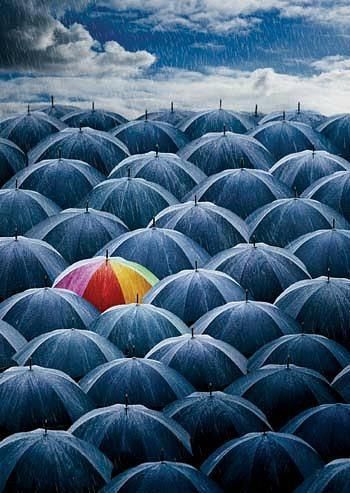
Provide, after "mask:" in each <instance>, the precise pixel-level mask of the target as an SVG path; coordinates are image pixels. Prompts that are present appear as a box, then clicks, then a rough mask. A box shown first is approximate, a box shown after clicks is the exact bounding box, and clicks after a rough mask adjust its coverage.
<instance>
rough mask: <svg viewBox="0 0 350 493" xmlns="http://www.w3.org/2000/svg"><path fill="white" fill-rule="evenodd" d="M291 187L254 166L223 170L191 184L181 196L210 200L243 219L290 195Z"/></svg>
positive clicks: (188, 198)
mask: <svg viewBox="0 0 350 493" xmlns="http://www.w3.org/2000/svg"><path fill="white" fill-rule="evenodd" d="M292 195H293V194H292V192H291V190H290V189H289V188H288V187H287V186H285V185H284V184H283V183H282V182H280V181H279V180H278V179H276V178H274V177H273V176H272V175H271V174H270V173H268V172H266V171H262V170H255V169H247V168H241V169H235V170H226V171H222V172H221V173H217V174H216V175H212V176H210V177H209V178H207V179H206V180H205V181H203V182H202V183H200V184H199V185H198V186H197V187H195V188H194V189H193V190H192V191H191V192H190V193H189V194H188V195H187V196H186V197H185V198H184V200H186V199H187V200H190V199H192V200H193V199H194V197H197V200H203V201H206V202H213V203H214V204H216V205H219V206H220V207H224V208H225V209H229V210H230V211H232V212H234V213H235V214H237V215H238V216H240V217H242V218H243V219H245V218H246V217H247V216H249V214H251V213H252V212H254V211H255V210H256V209H258V208H259V207H262V206H263V205H266V204H269V203H270V202H272V201H273V200H277V199H284V198H287V197H291V196H292Z"/></svg>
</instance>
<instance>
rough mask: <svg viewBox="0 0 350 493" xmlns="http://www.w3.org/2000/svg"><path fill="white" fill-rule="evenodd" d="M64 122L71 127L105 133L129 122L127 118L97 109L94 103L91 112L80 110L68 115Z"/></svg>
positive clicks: (63, 119)
mask: <svg viewBox="0 0 350 493" xmlns="http://www.w3.org/2000/svg"><path fill="white" fill-rule="evenodd" d="M62 121H63V122H64V123H65V124H66V125H68V126H69V127H76V128H79V127H90V128H94V129H95V130H103V131H104V132H108V131H109V130H112V128H114V127H116V126H117V125H121V124H122V123H126V122H127V120H126V118H124V117H123V116H122V115H119V114H118V113H114V112H113V111H105V110H100V109H96V108H95V103H92V107H91V109H90V110H79V109H78V110H76V111H73V112H71V113H68V114H67V115H65V116H64V117H63V118H62Z"/></svg>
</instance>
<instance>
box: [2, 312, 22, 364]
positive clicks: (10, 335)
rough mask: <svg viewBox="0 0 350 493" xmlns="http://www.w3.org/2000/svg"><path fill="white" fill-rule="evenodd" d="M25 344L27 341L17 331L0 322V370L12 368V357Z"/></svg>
mask: <svg viewBox="0 0 350 493" xmlns="http://www.w3.org/2000/svg"><path fill="white" fill-rule="evenodd" d="M26 343H27V341H26V340H25V338H24V337H23V336H22V335H21V334H20V333H19V332H18V330H16V329H14V328H13V327H12V325H10V324H8V323H7V322H4V321H3V320H0V368H1V369H5V368H8V367H9V366H14V361H13V359H12V357H13V355H14V354H15V353H16V352H17V351H19V350H20V349H21V348H22V347H23V346H24V345H25V344H26Z"/></svg>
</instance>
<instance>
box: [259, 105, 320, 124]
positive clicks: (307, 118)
mask: <svg viewBox="0 0 350 493" xmlns="http://www.w3.org/2000/svg"><path fill="white" fill-rule="evenodd" d="M326 119H327V117H325V116H324V115H322V114H321V113H319V112H318V111H311V110H302V109H301V104H300V103H298V108H297V109H296V110H289V111H274V112H273V113H269V114H267V115H266V116H264V117H263V118H262V119H261V120H260V121H259V125H264V124H265V123H269V122H276V121H282V120H287V121H289V122H299V123H305V124H306V125H309V126H310V127H313V128H316V127H318V126H319V125H321V124H322V123H324V122H325V121H326Z"/></svg>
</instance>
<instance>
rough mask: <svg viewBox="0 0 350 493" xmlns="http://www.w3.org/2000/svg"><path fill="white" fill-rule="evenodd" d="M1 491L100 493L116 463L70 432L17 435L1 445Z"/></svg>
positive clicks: (39, 432)
mask: <svg viewBox="0 0 350 493" xmlns="http://www.w3.org/2000/svg"><path fill="white" fill-rule="evenodd" d="M0 467H1V478H0V491H1V492H4V493H5V492H6V493H19V492H27V491H28V492H29V491H30V492H34V491H35V493H57V492H58V491H59V492H60V493H72V491H74V493H97V492H98V491H99V490H100V488H101V487H102V486H104V485H105V484H106V483H108V481H109V480H110V477H111V473H112V464H111V463H110V462H109V460H108V459H107V458H106V457H105V456H104V455H103V454H102V453H101V452H100V451H99V450H97V449H96V448H95V447H93V446H91V445H90V444H88V443H86V442H84V441H83V440H80V439H79V438H76V437H74V436H73V435H71V434H70V433H68V432H66V431H53V430H49V431H47V430H46V429H45V430H43V429H38V430H35V431H31V432H29V433H16V434H15V435H12V436H10V437H9V438H7V439H6V440H3V441H2V442H1V443H0Z"/></svg>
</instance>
